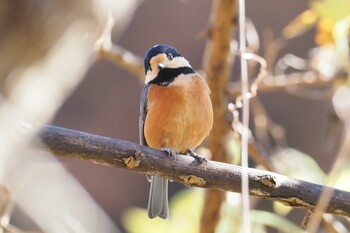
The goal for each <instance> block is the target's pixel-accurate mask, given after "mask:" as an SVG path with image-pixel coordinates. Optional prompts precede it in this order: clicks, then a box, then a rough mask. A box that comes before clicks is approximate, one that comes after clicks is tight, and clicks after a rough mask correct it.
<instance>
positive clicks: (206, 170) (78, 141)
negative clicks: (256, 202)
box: [39, 125, 350, 217]
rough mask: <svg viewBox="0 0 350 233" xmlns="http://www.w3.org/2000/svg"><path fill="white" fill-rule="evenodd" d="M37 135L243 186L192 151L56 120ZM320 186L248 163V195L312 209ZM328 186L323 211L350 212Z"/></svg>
mask: <svg viewBox="0 0 350 233" xmlns="http://www.w3.org/2000/svg"><path fill="white" fill-rule="evenodd" d="M39 137H40V138H41V139H42V141H43V142H44V144H46V146H47V147H48V149H50V150H51V151H52V152H53V153H54V154H56V155H58V156H63V157H68V158H76V159H81V160H86V161H90V162H93V163H96V164H100V165H105V166H112V167H118V168H124V169H128V170H131V171H134V172H138V173H143V174H149V175H158V176H162V177H164V178H167V179H170V180H174V181H176V182H179V183H183V184H185V185H189V186H194V187H202V188H212V189H217V190H223V191H230V192H241V168H240V167H239V166H234V165H230V164H226V163H220V162H215V161H208V163H206V164H198V162H197V161H196V160H194V159H193V158H192V157H190V156H181V155H179V156H176V157H171V156H167V155H166V154H165V153H164V152H163V151H160V150H155V149H152V148H149V147H145V146H141V145H139V144H136V143H132V142H128V141H123V140H120V139H113V138H108V137H102V136H98V135H93V134H89V133H84V132H79V131H74V130H69V129H64V128H59V127H55V126H48V125H47V126H43V128H42V131H41V133H40V134H39ZM324 188H329V187H325V186H322V185H318V184H313V183H310V182H306V181H302V180H297V179H293V178H289V177H286V176H283V175H279V174H277V173H272V172H267V171H262V170H258V169H253V168H250V169H249V190H250V195H252V196H256V197H261V198H264V199H268V200H272V201H278V202H281V203H283V204H285V205H289V206H293V207H300V208H308V209H313V208H314V207H315V205H316V204H317V200H318V197H319V195H320V194H321V192H322V190H323V189H324ZM329 189H332V188H329ZM332 191H333V195H332V197H331V201H330V203H329V206H328V207H327V210H326V211H327V212H328V213H332V214H337V215H342V216H348V217H350V201H349V200H350V193H349V192H345V191H341V190H338V189H332Z"/></svg>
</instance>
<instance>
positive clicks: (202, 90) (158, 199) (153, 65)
mask: <svg viewBox="0 0 350 233" xmlns="http://www.w3.org/2000/svg"><path fill="white" fill-rule="evenodd" d="M144 66H145V74H146V81H145V84H146V85H145V87H144V88H143V90H142V92H141V103H140V112H141V114H140V120H139V127H140V143H141V144H142V145H145V146H149V147H152V148H155V149H162V150H165V151H166V152H167V153H169V154H171V155H175V154H177V153H180V154H181V153H189V154H190V155H192V156H194V155H196V154H195V153H194V152H193V150H194V149H195V148H196V147H197V146H199V145H200V144H201V143H202V141H203V140H204V138H205V137H206V136H207V135H208V134H209V132H210V130H211V128H212V126H213V109H212V104H211V100H210V96H209V95H210V90H209V87H208V85H207V83H206V82H205V80H204V79H203V78H202V77H201V76H200V75H199V74H198V73H197V72H196V71H195V70H194V69H193V68H192V67H191V66H190V64H189V62H188V61H187V60H186V59H185V58H184V57H183V56H182V55H181V54H180V53H179V52H178V51H177V50H176V49H175V48H173V47H171V46H169V45H163V44H159V45H155V46H153V47H152V48H150V49H149V50H148V51H147V53H146V55H145V60H144ZM194 157H195V156H194ZM148 178H149V180H150V182H151V187H150V193H149V200H148V217H149V218H155V217H157V216H159V217H161V218H163V219H166V218H168V216H169V208H168V181H167V180H166V179H163V178H161V177H157V176H151V177H148Z"/></svg>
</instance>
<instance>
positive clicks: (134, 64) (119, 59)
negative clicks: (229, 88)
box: [95, 14, 145, 81]
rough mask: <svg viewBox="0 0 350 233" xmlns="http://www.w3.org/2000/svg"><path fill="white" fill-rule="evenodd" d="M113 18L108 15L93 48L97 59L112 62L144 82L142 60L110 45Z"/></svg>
mask: <svg viewBox="0 0 350 233" xmlns="http://www.w3.org/2000/svg"><path fill="white" fill-rule="evenodd" d="M113 25H114V21H113V16H112V15H111V14H109V16H108V20H107V22H106V25H105V28H104V31H103V33H102V34H101V36H100V38H99V39H98V40H97V41H96V44H95V47H96V51H97V54H98V57H99V58H101V59H106V60H109V61H111V62H114V63H115V64H117V65H118V66H120V67H122V68H124V69H125V70H127V71H129V72H130V73H132V74H133V75H135V76H137V77H138V78H139V79H140V80H141V81H144V78H145V75H144V68H143V63H142V58H140V57H139V56H137V55H135V54H133V53H131V52H130V51H128V50H126V49H124V48H122V47H120V46H118V45H114V44H112V29H113Z"/></svg>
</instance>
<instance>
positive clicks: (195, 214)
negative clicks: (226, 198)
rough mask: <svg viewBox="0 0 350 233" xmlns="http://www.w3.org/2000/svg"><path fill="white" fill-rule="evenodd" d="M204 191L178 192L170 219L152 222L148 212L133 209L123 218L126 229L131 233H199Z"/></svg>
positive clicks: (172, 202)
mask: <svg viewBox="0 0 350 233" xmlns="http://www.w3.org/2000/svg"><path fill="white" fill-rule="evenodd" d="M203 191H204V190H202V189H199V188H193V189H187V190H183V191H181V192H178V193H177V194H176V195H174V197H173V198H172V199H171V200H170V218H169V219H167V220H166V221H165V220H163V219H160V218H155V219H152V220H150V219H149V218H148V217H147V211H146V210H145V209H141V208H131V209H129V210H127V211H126V212H125V214H124V216H123V223H124V226H125V228H126V229H127V231H128V232H130V233H140V232H143V233H164V232H167V233H178V232H188V233H191V232H198V231H199V221H200V216H201V212H202V209H203V198H204V192H203Z"/></svg>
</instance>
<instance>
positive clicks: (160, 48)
mask: <svg viewBox="0 0 350 233" xmlns="http://www.w3.org/2000/svg"><path fill="white" fill-rule="evenodd" d="M158 54H166V56H167V58H168V59H169V60H172V59H173V58H174V57H182V55H181V54H180V53H179V52H178V51H177V50H176V49H175V48H174V47H172V46H170V45H166V44H157V45H155V46H153V47H152V48H150V49H149V50H148V51H147V53H146V55H145V60H144V66H145V73H147V71H148V70H152V68H151V59H152V58H153V57H155V56H157V55H158Z"/></svg>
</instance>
